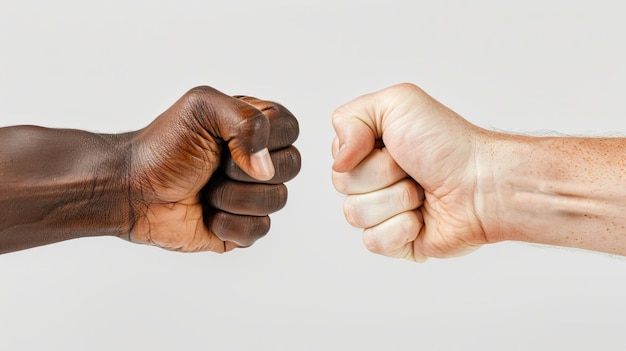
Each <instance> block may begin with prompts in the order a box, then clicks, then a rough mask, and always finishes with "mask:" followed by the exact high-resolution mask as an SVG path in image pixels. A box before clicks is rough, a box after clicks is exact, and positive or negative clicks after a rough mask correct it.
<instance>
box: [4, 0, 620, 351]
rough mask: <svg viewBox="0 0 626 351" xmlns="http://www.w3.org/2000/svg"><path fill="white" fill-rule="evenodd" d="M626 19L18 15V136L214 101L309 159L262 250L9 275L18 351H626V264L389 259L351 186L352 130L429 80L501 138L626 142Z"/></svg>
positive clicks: (34, 257)
mask: <svg viewBox="0 0 626 351" xmlns="http://www.w3.org/2000/svg"><path fill="white" fill-rule="evenodd" d="M625 18H626V3H624V2H623V1H613V2H610V1H594V2H593V4H591V2H588V3H587V4H585V3H583V2H582V1H564V0H563V1H535V0H532V1H523V2H522V1H517V2H506V1H486V0H482V1H473V2H471V3H470V2H464V1H435V0H432V1H421V0H420V1H395V2H394V1H384V2H383V1H381V2H374V1H310V2H305V3H297V2H294V1H277V0H273V1H264V2H261V1H220V2H216V1H213V2H212V1H204V2H200V1H195V2H194V1H170V2H165V1H154V0H151V1H147V0H146V1H136V2H133V3H128V2H127V1H86V0H80V1H68V0H62V1H50V2H44V1H40V2H36V1H11V2H10V1H8V0H0V125H13V124H38V125H45V126H50V127H69V128H80V129H88V130H92V131H98V132H122V131H128V130H134V129H138V128H141V127H143V126H145V125H147V124H148V123H149V122H150V121H151V120H152V119H153V118H155V117H156V116H157V115H158V114H159V113H160V112H162V111H163V110H164V109H165V108H167V107H168V106H169V105H171V104H172V103H173V102H174V101H175V100H176V99H178V97H179V96H180V95H182V94H183V93H184V92H185V91H186V90H187V89H189V88H191V87H193V86H195V85H201V84H207V85H212V86H214V87H216V88H218V89H220V90H222V91H224V92H225V93H228V94H247V95H254V96H258V97H262V98H267V99H274V100H277V101H279V102H281V103H283V104H284V105H286V106H287V107H288V108H289V109H290V110H291V111H292V112H293V113H294V114H295V115H296V116H297V117H298V118H299V121H300V124H301V130H302V132H301V136H300V138H299V140H298V141H297V143H296V145H297V146H298V147H299V149H300V150H301V152H302V156H303V167H302V172H301V174H300V176H298V178H296V179H295V180H294V181H292V182H290V183H289V184H288V186H289V191H290V199H289V203H288V204H287V206H286V208H285V209H283V210H282V211H281V212H279V213H277V214H275V215H273V216H272V220H273V225H272V229H271V232H270V233H269V235H268V236H267V237H265V238H264V239H262V240H261V241H259V242H257V244H256V245H254V247H252V248H250V249H246V250H238V251H236V252H233V253H230V254H227V255H216V254H212V253H200V254H178V253H172V252H167V251H162V250H159V249H156V248H153V247H143V246H139V245H134V244H129V243H127V242H124V241H122V240H118V239H114V238H94V239H80V240H74V241H69V242H64V243H59V244H55V245H50V246H47V247H41V248H36V249H32V250H27V251H22V252H16V253H12V254H7V255H2V256H0V349H2V350H20V349H77V350H78V349H84V350H113V349H118V350H174V349H176V350H201V349H202V350H206V349H214V350H228V349H251V350H252V349H254V350H264V349H265V350H280V349H283V350H299V349H301V350H390V349H415V350H417V349H420V350H440V349H441V350H454V349H464V350H468V349H482V350H505V349H506V350H522V349H526V350H528V349H545V350H554V349H623V348H624V347H625V346H626V336H624V335H625V334H624V328H625V327H626V323H625V322H626V300H625V299H624V296H625V295H626V284H624V277H625V274H624V271H625V270H626V262H625V261H624V260H623V259H620V258H615V257H608V256H605V255H601V254H594V253H588V252H583V251H576V250H569V249H557V248H544V247H538V246H534V245H528V244H521V243H502V244H497V245H492V246H487V247H483V248H482V249H480V250H479V251H477V252H475V253H473V254H472V255H469V256H466V257H462V258H457V259H450V260H430V261H428V262H427V263H426V264H424V265H417V264H412V263H409V262H405V261H400V260H392V259H388V258H384V257H380V256H376V255H373V254H370V253H368V252H367V251H366V250H365V249H364V248H363V246H362V244H361V237H360V231H359V230H357V229H354V228H351V227H350V226H349V225H348V224H346V222H345V221H344V219H343V214H342V210H341V204H342V200H343V197H342V196H340V195H339V194H338V193H337V192H336V191H334V189H333V188H332V184H331V182H330V165H331V162H332V159H331V155H330V143H331V140H332V137H333V135H334V133H333V130H332V127H331V124H330V115H331V113H332V111H333V109H334V108H335V107H337V106H338V105H340V104H342V103H344V102H347V101H348V100H350V99H352V98H354V97H356V96H358V95H361V94H363V93H367V92H371V91H374V90H378V89H381V88H383V87H386V86H388V85H391V84H395V83H399V82H404V81H409V82H414V83H416V84H418V85H420V86H421V87H423V88H424V89H426V90H427V91H428V92H429V93H430V94H431V95H433V96H435V97H436V98H438V99H439V100H440V101H442V102H443V103H444V104H446V105H448V106H450V107H451V108H452V109H454V110H456V111H457V112H458V113H460V114H461V115H463V116H464V117H466V118H467V119H469V120H470V121H472V122H473V123H476V124H478V125H481V126H483V127H487V128H494V129H501V130H507V131H514V132H520V133H538V134H545V133H546V131H555V132H560V133H567V134H586V135H620V134H621V133H623V132H624V131H625V130H626V122H625V116H626V99H624V98H623V95H624V92H625V89H624V82H625V81H626V69H625V67H626V64H625V62H626V47H625V42H626V41H625V39H626V34H625V33H626V21H625V20H624V19H625Z"/></svg>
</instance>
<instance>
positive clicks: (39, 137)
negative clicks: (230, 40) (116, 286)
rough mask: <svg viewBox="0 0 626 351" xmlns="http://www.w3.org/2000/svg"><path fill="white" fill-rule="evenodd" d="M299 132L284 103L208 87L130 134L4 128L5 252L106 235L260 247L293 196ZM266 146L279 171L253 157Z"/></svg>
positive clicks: (188, 246)
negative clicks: (271, 216) (272, 215)
mask: <svg viewBox="0 0 626 351" xmlns="http://www.w3.org/2000/svg"><path fill="white" fill-rule="evenodd" d="M298 133H299V129H298V122H297V120H296V119H295V117H294V116H293V115H292V114H291V113H290V112H289V111H288V110H287V109H285V108H284V107H283V106H281V105H279V104H276V103H273V102H269V101H263V100H258V99H256V98H252V97H242V96H238V97H230V96H227V95H224V94H223V93H221V92H219V91H217V90H215V89H213V88H210V87H197V88H194V89H192V90H190V91H189V92H187V93H186V94H185V95H184V96H183V97H182V98H181V99H179V100H178V101H177V102H176V103H175V104H174V105H173V106H172V107H170V108H169V109H168V110H167V111H165V112H164V113H163V114H161V115H160V116H159V117H158V118H156V119H155V120H154V121H153V122H152V123H151V124H150V125H148V126H147V127H146V128H144V129H141V130H139V131H135V132H130V133H124V134H95V133H89V132H85V131H80V130H61V129H47V128H41V127H33V126H16V127H6V128H0V253H6V252H11V251H16V250H22V249H27V248H31V247H35V246H40V245H45V244H50V243H55V242H59V241H63V240H68V239H74V238H79V237H88V236H103V235H110V236H117V237H121V238H124V239H127V240H130V241H132V242H136V243H142V244H150V245H155V246H158V247H162V248H165V249H168V250H175V251H183V252H193V251H214V252H225V251H230V250H232V249H234V248H236V247H245V246H250V245H252V244H253V243H254V242H255V241H256V240H257V239H259V238H261V237H262V236H264V235H265V234H266V233H267V232H268V231H269V228H270V219H269V216H268V215H269V214H270V213H273V212H275V211H278V210H280V209H281V208H283V207H284V206H285V204H286V202H287V188H286V186H285V185H284V184H283V183H284V182H287V181H289V180H291V179H293V178H294V177H295V176H296V175H297V174H298V172H299V171H300V165H301V161H300V154H299V152H298V150H297V149H296V148H295V147H294V146H292V144H293V143H294V142H295V140H296V139H297V137H298ZM265 148H267V149H269V154H270V156H271V163H272V164H273V166H274V169H275V172H274V174H273V176H272V175H271V171H268V168H267V165H266V167H265V168H263V167H260V166H259V162H258V159H260V158H256V159H257V161H254V160H255V157H254V156H252V155H253V154H256V155H262V154H263V150H264V149H265ZM270 168H271V167H270ZM263 170H265V172H263ZM268 172H269V173H268ZM268 174H269V175H268ZM268 178H269V179H268Z"/></svg>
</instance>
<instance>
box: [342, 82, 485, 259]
mask: <svg viewBox="0 0 626 351" xmlns="http://www.w3.org/2000/svg"><path fill="white" fill-rule="evenodd" d="M332 122H333V127H334V128H335V132H336V138H335V140H334V141H333V145H332V152H333V157H334V159H335V160H334V163H333V172H332V180H333V184H334V186H335V188H336V189H337V191H339V192H340V193H342V194H345V195H347V196H346V199H345V202H344V206H343V210H344V214H345V217H346V219H347V221H348V222H349V223H350V224H351V225H353V226H355V227H358V228H363V242H364V245H365V247H366V248H367V249H369V250H370V251H372V252H375V253H378V254H382V255H385V256H390V257H399V258H405V259H409V260H413V261H418V262H423V261H425V260H426V259H427V258H428V257H440V258H443V257H453V256H458V255H462V254H466V253H468V252H471V251H473V250H475V249H477V248H478V247H479V246H480V245H482V244H485V243H486V242H487V238H486V235H485V230H484V228H483V225H482V223H481V219H480V218H481V215H480V213H479V212H480V208H479V205H480V200H481V199H480V196H479V195H478V192H479V191H478V190H479V188H481V186H480V184H478V183H480V182H479V177H478V175H477V169H478V168H479V167H478V165H479V164H480V163H481V160H480V159H479V157H477V154H479V153H477V149H478V148H480V147H482V146H481V144H482V143H484V142H485V141H486V140H487V138H485V135H486V131H484V130H482V129H480V128H478V127H476V126H474V125H472V124H470V123H469V122H467V121H466V120H464V119H463V118H462V117H460V116H459V115H457V114H456V113H454V112H453V111H451V110H450V109H448V108H446V107H445V106H444V105H442V104H441V103H439V102H438V101H436V100H435V99H433V98H432V97H430V96H429V95H428V94H426V93H425V92H424V91H423V90H421V89H420V88H418V87H417V86H415V85H413V84H406V83H405V84H399V85H395V86H392V87H389V88H386V89H383V90H381V91H378V92H375V93H372V94H368V95H364V96H361V97H359V98H357V99H355V100H353V101H351V102H349V103H347V104H345V105H343V106H341V107H339V108H338V109H337V110H335V112H334V113H333V116H332Z"/></svg>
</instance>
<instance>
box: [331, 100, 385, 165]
mask: <svg viewBox="0 0 626 351" xmlns="http://www.w3.org/2000/svg"><path fill="white" fill-rule="evenodd" d="M376 100H377V99H376V98H375V96H373V94H369V95H364V96H361V97H359V98H356V99H354V100H352V101H351V102H349V103H347V104H345V105H343V106H341V107H339V108H337V109H336V110H335V112H334V113H333V116H332V123H333V128H334V129H335V133H336V134H337V136H336V137H335V140H334V141H333V150H332V152H333V157H334V159H335V161H334V163H333V170H334V171H335V172H347V171H350V170H351V169H353V168H354V167H356V166H357V165H358V164H359V163H360V162H361V161H362V160H363V159H365V157H367V155H369V154H370V153H371V152H372V150H373V149H374V146H375V144H376V141H377V140H378V139H380V138H382V130H378V129H377V128H376V126H377V125H379V123H376V120H377V119H378V116H377V115H378V112H377V101H376Z"/></svg>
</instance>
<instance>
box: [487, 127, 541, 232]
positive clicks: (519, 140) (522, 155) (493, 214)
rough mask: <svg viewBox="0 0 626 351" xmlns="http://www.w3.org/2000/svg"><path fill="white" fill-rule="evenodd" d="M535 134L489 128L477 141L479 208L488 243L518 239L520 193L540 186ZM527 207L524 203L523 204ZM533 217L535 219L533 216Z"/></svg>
mask: <svg viewBox="0 0 626 351" xmlns="http://www.w3.org/2000/svg"><path fill="white" fill-rule="evenodd" d="M532 139H533V138H532V137H527V136H521V135H513V134H503V133H498V132H490V131H485V133H483V134H482V136H481V141H480V142H479V143H477V144H478V145H479V150H478V151H477V152H476V155H477V160H476V164H477V180H476V184H477V186H476V210H477V214H478V217H479V219H480V222H481V225H482V228H483V231H484V235H485V239H486V241H487V243H497V242H501V241H506V240H517V239H518V238H517V237H516V235H517V234H516V232H517V228H515V226H516V225H518V224H520V223H519V221H512V219H514V218H519V217H520V214H519V213H518V210H519V208H518V206H519V205H523V204H520V203H519V201H518V200H519V197H518V195H519V194H520V192H523V191H524V190H527V189H531V188H533V187H536V186H537V184H536V183H537V181H538V180H537V179H536V176H537V174H536V173H535V169H534V168H533V166H532V165H530V164H529V163H530V160H529V159H528V156H529V155H532V153H533V150H532ZM522 207H523V206H522ZM531 220H532V218H531Z"/></svg>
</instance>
